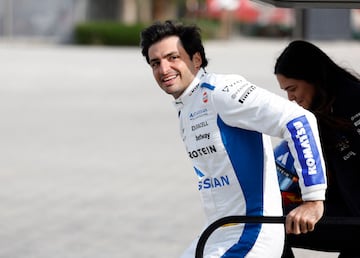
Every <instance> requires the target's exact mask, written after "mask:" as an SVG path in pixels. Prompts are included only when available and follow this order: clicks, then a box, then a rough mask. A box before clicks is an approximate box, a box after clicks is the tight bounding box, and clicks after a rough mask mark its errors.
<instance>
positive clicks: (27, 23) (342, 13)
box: [0, 0, 360, 43]
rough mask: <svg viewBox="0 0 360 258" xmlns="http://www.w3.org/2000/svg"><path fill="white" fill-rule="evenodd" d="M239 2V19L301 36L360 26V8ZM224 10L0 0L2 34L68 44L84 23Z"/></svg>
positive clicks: (173, 3) (201, 4)
mask: <svg viewBox="0 0 360 258" xmlns="http://www.w3.org/2000/svg"><path fill="white" fill-rule="evenodd" d="M239 2H240V5H239V8H238V9H237V10H236V11H235V20H236V21H237V22H241V23H246V24H257V25H259V24H260V25H264V24H274V23H276V24H280V25H285V26H290V27H294V33H295V36H296V37H307V38H311V37H320V38H324V39H331V38H334V37H335V38H351V34H352V32H353V31H359V30H360V22H359V20H360V18H359V17H360V13H359V10H341V9H340V10H338V9H334V10H330V11H323V10H311V11H309V10H302V11H301V12H300V15H299V12H298V14H296V13H295V11H294V10H292V9H283V8H275V7H273V6H270V5H266V4H263V3H260V2H255V1H250V0H239ZM219 11H220V10H218V8H217V6H216V2H215V0H106V1H103V0H46V1H38V0H0V38H3V39H27V40H51V41H55V42H60V43H66V42H71V41H72V40H73V32H74V28H75V26H76V24H78V23H80V22H85V21H99V20H102V21H104V20H107V21H117V22H121V23H124V24H134V23H149V22H151V21H154V20H164V19H169V18H176V19H179V18H188V19H190V18H191V19H205V18H207V19H212V20H216V19H219ZM319 19H320V20H321V21H326V22H328V21H334V22H335V25H337V26H340V25H341V26H342V27H339V28H337V29H336V26H325V27H324V26H320V29H319V26H318V25H317V24H319ZM339 20H341V21H342V22H341V23H340V22H338V21H339ZM334 29H336V31H335V32H334ZM340 32H341V33H340ZM339 33H340V34H339Z"/></svg>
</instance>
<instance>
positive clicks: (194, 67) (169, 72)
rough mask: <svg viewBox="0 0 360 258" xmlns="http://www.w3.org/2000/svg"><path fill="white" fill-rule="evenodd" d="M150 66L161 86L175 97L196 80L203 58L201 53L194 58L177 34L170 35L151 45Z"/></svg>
mask: <svg viewBox="0 0 360 258" xmlns="http://www.w3.org/2000/svg"><path fill="white" fill-rule="evenodd" d="M148 54H149V61H150V66H151V68H152V70H153V74H154V77H155V80H156V81H157V83H158V84H159V86H160V88H161V89H162V90H164V91H165V92H166V93H168V94H171V95H172V96H173V97H174V98H175V99H177V98H178V97H180V95H181V94H182V93H183V92H184V91H185V89H186V88H187V87H188V86H189V85H190V83H191V82H192V81H193V80H194V78H195V76H196V74H197V72H198V71H199V69H200V66H201V63H202V60H201V56H200V54H199V53H196V54H194V56H193V58H192V60H191V58H190V56H189V55H188V54H187V53H186V51H185V49H184V48H183V46H182V44H181V41H180V39H179V38H178V37H177V36H170V37H166V38H164V39H162V40H161V41H159V42H156V43H155V44H153V45H152V46H150V48H149V51H148Z"/></svg>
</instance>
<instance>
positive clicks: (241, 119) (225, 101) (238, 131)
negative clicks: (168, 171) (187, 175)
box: [175, 70, 326, 258]
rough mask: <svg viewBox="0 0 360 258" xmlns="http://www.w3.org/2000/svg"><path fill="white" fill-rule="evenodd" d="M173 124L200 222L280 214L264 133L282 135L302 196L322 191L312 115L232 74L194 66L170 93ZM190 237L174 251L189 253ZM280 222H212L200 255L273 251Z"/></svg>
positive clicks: (272, 256)
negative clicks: (197, 198) (185, 82)
mask: <svg viewBox="0 0 360 258" xmlns="http://www.w3.org/2000/svg"><path fill="white" fill-rule="evenodd" d="M175 106H176V107H177V109H178V111H179V119H180V131H181V136H182V138H183V141H184V143H185V147H186V151H187V153H188V156H189V158H190V159H191V161H192V163H193V166H194V171H195V173H196V175H197V177H198V186H197V187H198V190H199V192H200V195H201V198H202V203H203V207H204V212H205V217H206V223H205V227H207V226H208V225H209V224H211V223H212V222H214V221H215V220H217V219H219V218H222V217H225V216H232V215H246V216H281V215H282V207H281V196H280V190H279V184H278V181H277V173H276V168H275V161H274V154H273V147H272V145H271V140H270V137H269V136H274V137H279V138H282V139H284V140H286V141H287V142H288V143H289V147H290V150H291V153H292V155H293V156H294V157H295V167H296V169H297V171H298V174H299V176H300V179H299V183H300V184H302V185H303V186H304V187H302V188H303V192H302V198H303V200H305V201H306V200H323V199H324V198H325V189H326V178H325V173H324V171H325V167H324V161H323V157H322V152H321V148H320V141H319V138H318V129H317V125H316V120H315V117H314V116H313V115H312V114H311V113H310V112H308V111H306V110H305V109H303V108H301V107H300V106H298V105H297V104H294V103H292V102H290V101H288V100H286V99H284V98H282V97H280V96H277V95H275V94H273V93H270V92H268V91H266V90H264V89H262V88H259V87H257V86H255V85H253V84H251V83H250V82H248V81H246V80H245V79H244V78H243V77H241V76H239V75H218V74H211V73H210V74H209V73H206V72H205V71H204V70H200V71H199V73H198V74H197V76H196V78H195V79H194V81H193V82H192V83H191V85H190V86H189V87H188V88H187V89H186V91H185V92H184V93H183V94H182V95H181V96H180V97H179V98H178V99H176V100H175ZM196 244H197V239H196V240H194V242H193V243H192V244H191V246H190V247H189V248H188V249H187V250H186V251H185V252H184V254H183V256H182V258H194V257H195V247H196ZM283 244H284V225H282V224H245V225H244V224H239V225H229V226H225V227H222V228H220V229H218V230H216V231H215V232H214V233H213V234H212V235H211V236H210V238H209V240H208V241H207V243H206V246H205V251H204V257H206V258H210V257H211V258H212V257H214V258H215V257H224V258H235V257H257V258H265V257H266V258H279V257H280V256H281V253H282V250H283Z"/></svg>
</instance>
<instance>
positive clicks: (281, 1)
mask: <svg viewBox="0 0 360 258" xmlns="http://www.w3.org/2000/svg"><path fill="white" fill-rule="evenodd" d="M256 1H258V2H264V3H269V4H272V5H274V6H276V7H282V8H329V9H331V8H342V9H358V8H360V0H337V1H336V0H256Z"/></svg>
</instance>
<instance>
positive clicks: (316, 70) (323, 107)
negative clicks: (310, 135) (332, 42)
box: [274, 40, 360, 146]
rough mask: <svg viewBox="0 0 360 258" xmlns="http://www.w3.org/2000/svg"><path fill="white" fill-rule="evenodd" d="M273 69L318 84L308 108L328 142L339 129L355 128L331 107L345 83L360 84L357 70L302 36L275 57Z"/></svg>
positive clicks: (314, 84)
mask: <svg viewBox="0 0 360 258" xmlns="http://www.w3.org/2000/svg"><path fill="white" fill-rule="evenodd" d="M274 73H275V74H281V75H283V76H285V77H287V78H292V79H296V80H303V81H306V82H308V83H310V84H311V85H313V86H314V87H315V96H314V99H313V100H312V103H311V106H310V108H309V110H310V111H311V112H313V113H314V114H315V116H316V117H317V119H318V123H319V127H320V130H321V134H322V138H323V142H324V143H325V145H328V146H329V145H331V141H332V139H333V135H334V134H336V131H337V130H345V131H349V130H350V131H352V130H353V126H352V124H351V122H350V121H349V120H347V119H344V118H341V117H336V116H334V115H333V114H332V113H331V111H332V105H333V103H334V101H335V99H336V96H337V95H338V92H340V91H341V90H344V89H343V87H344V86H345V85H349V84H352V85H354V84H357V85H360V80H359V78H358V77H357V76H355V75H354V74H355V73H354V74H352V73H351V72H349V71H347V70H345V69H344V68H342V67H340V66H338V65H337V64H336V63H335V62H334V61H333V60H332V59H331V58H330V57H329V56H328V55H326V54H325V53H324V52H323V51H322V50H321V49H319V48H318V47H317V46H315V45H313V44H311V43H309V42H306V41H302V40H296V41H293V42H291V43H290V44H289V45H288V46H287V47H286V48H285V49H284V51H283V52H282V53H281V54H280V56H279V57H278V59H277V61H276V64H275V70H274ZM329 142H330V144H328V143H329Z"/></svg>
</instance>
